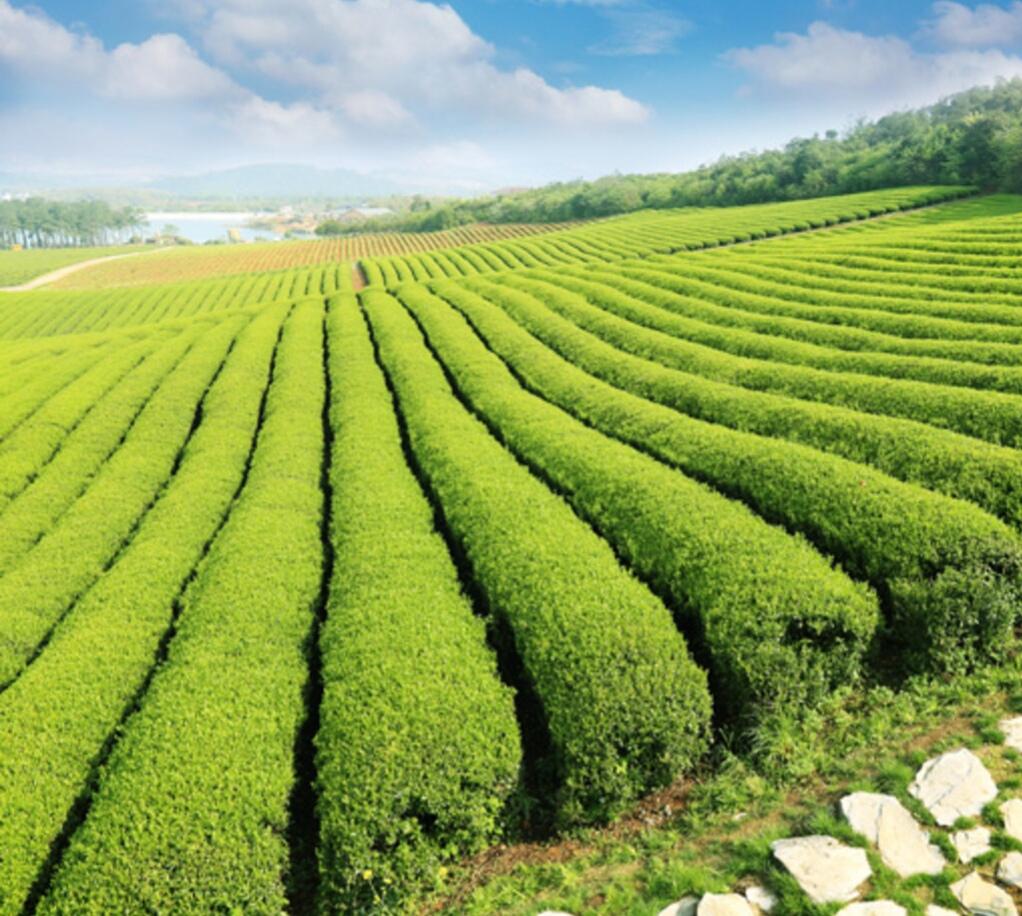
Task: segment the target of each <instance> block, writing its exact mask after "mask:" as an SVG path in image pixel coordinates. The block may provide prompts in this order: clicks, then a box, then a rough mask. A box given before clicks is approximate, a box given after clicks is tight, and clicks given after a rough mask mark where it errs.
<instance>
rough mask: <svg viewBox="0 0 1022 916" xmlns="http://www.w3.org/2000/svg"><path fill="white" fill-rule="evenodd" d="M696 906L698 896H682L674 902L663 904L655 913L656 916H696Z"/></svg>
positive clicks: (697, 904)
mask: <svg viewBox="0 0 1022 916" xmlns="http://www.w3.org/2000/svg"><path fill="white" fill-rule="evenodd" d="M698 906H699V898H698V897H682V898H681V900H678V901H677V902H676V903H672V904H671V905H670V906H665V907H664V908H663V909H662V910H661V911H660V912H659V913H657V916H696V908H697V907H698Z"/></svg>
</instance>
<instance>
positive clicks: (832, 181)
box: [374, 79, 1022, 231]
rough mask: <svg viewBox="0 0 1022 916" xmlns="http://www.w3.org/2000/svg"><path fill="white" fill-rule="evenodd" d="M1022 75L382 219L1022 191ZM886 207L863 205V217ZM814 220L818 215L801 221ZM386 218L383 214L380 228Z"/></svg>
mask: <svg viewBox="0 0 1022 916" xmlns="http://www.w3.org/2000/svg"><path fill="white" fill-rule="evenodd" d="M1020 111H1022V80H1019V79H1014V80H1008V81H1005V82H1003V83H1000V84H998V85H997V86H994V87H981V88H976V89H970V90H967V91H965V92H961V93H958V94H957V95H952V96H949V97H948V98H946V99H944V100H942V101H941V102H938V103H937V104H936V105H932V106H929V107H927V108H920V109H916V110H914V111H906V112H897V113H894V114H890V115H887V116H885V117H882V118H880V119H879V120H876V121H871V122H863V123H859V124H857V125H856V126H855V127H853V128H851V129H850V130H849V131H848V132H847V133H846V134H845V135H844V136H838V134H837V133H835V132H833V131H828V132H827V134H826V135H825V136H823V137H820V136H813V137H799V138H795V139H793V140H791V141H790V142H788V143H787V144H786V145H785V146H784V147H783V148H781V149H775V150H768V151H766V152H751V153H744V154H741V155H738V156H727V157H724V158H722V159H720V160H719V161H718V162H716V163H713V164H712V165H706V166H702V167H701V168H698V169H695V170H693V171H690V172H684V173H681V174H674V175H672V174H654V175H610V176H607V177H605V178H601V179H599V180H597V181H588V182H587V181H572V182H562V183H557V184H552V185H548V186H546V187H542V188H537V189H535V190H529V191H520V192H515V193H509V194H500V195H496V196H494V197H487V198H481V199H469V200H458V201H454V202H449V203H445V204H443V205H442V206H438V207H432V208H430V209H429V210H426V211H423V212H412V213H409V214H407V215H402V216H400V217H397V218H391V219H388V220H383V221H380V222H379V224H378V225H379V226H380V227H384V226H386V227H388V228H400V229H404V230H407V231H427V230H429V229H433V228H438V227H440V226H444V227H446V226H450V225H459V224H464V223H474V222H494V223H499V222H555V221H562V220H571V219H589V218H593V217H606V216H610V215H612V214H617V213H628V212H631V211H634V210H643V209H647V208H653V209H660V208H665V207H721V206H725V207H729V206H734V205H744V204H755V203H762V202H766V201H777V200H801V199H806V198H814V197H821V196H823V195H830V194H850V193H854V192H860V191H865V190H869V189H871V188H891V187H898V186H904V185H913V184H948V185H974V186H976V187H979V188H983V189H984V190H992V189H1000V190H1004V191H1022V184H1020V178H1019V176H1020V175H1022V169H1020V165H1022V156H1020V153H1019V149H1020V148H1022V145H1020V143H1019V135H1020V132H1022V120H1020V115H1019V112H1020ZM875 211H876V208H875V207H871V206H868V205H866V206H863V207H861V208H855V210H854V211H853V212H854V213H856V214H861V215H862V216H868V215H870V214H871V213H873V212H875ZM801 224H802V225H805V226H810V225H812V224H813V220H812V219H806V220H803V221H802V222H801ZM376 225H377V224H375V223H374V227H375V226H376Z"/></svg>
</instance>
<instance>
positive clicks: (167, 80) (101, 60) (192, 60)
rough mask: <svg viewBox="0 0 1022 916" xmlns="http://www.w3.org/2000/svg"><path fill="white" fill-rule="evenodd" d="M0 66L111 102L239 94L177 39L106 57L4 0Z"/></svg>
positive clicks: (0, 2)
mask: <svg viewBox="0 0 1022 916" xmlns="http://www.w3.org/2000/svg"><path fill="white" fill-rule="evenodd" d="M0 66H6V67H8V68H10V69H12V70H14V71H15V72H17V73H20V74H23V75H28V76H31V77H32V78H33V79H35V80H39V81H43V82H47V83H53V82H66V83H71V84H73V85H75V86H77V87H78V88H88V89H91V90H93V91H94V92H96V93H97V94H99V95H103V96H106V97H109V98H122V99H149V100H156V101H166V100H171V99H196V98H209V97H215V96H223V95H230V94H233V93H236V92H237V91H238V87H237V86H235V85H234V84H233V83H232V81H231V80H230V78H229V77H227V76H226V74H224V73H222V72H220V71H219V70H216V69H215V68H213V67H210V66H209V65H208V64H206V63H204V62H203V61H202V60H201V59H200V58H199V56H198V55H197V54H196V53H195V51H194V50H193V49H192V48H191V47H190V46H189V45H188V43H187V42H186V41H185V40H184V39H183V38H181V37H180V36H178V35H153V36H152V37H151V38H149V39H147V40H146V41H144V42H142V43H141V44H130V43H125V44H121V45H118V46H117V47H116V48H114V49H113V50H112V51H109V52H108V51H106V50H105V49H104V47H103V45H102V43H101V42H99V41H98V40H96V39H95V38H93V37H92V36H90V35H81V34H77V33H75V32H71V31H69V30H68V29H65V28H64V27H63V26H62V25H60V24H59V23H56V22H54V21H53V20H52V19H48V18H47V17H46V16H45V15H43V14H42V13H39V12H35V11H32V12H27V11H24V10H20V9H15V8H14V7H12V6H11V5H10V4H9V3H8V2H6V0H0Z"/></svg>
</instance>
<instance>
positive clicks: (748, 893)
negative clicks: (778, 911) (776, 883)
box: [745, 884, 777, 913]
mask: <svg viewBox="0 0 1022 916" xmlns="http://www.w3.org/2000/svg"><path fill="white" fill-rule="evenodd" d="M745 899H746V900H748V901H749V903H751V904H752V905H753V906H754V907H758V908H759V910H760V912H763V913H772V912H773V911H774V907H775V906H777V898H776V897H775V896H774V895H773V894H772V893H771V892H770V891H768V890H767V889H766V888H765V887H760V886H759V885H758V884H754V885H753V886H752V887H747V888H746V889H745Z"/></svg>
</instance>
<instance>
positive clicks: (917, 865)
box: [841, 792, 945, 878]
mask: <svg viewBox="0 0 1022 916" xmlns="http://www.w3.org/2000/svg"><path fill="white" fill-rule="evenodd" d="M841 813H842V814H844V816H845V819H846V820H847V821H848V823H849V824H850V825H851V827H852V830H854V831H855V832H856V833H858V834H860V835H861V836H864V837H865V838H866V839H867V840H869V841H870V842H871V843H872V844H873V845H874V846H876V847H877V849H879V850H880V858H882V859H883V860H884V863H885V864H886V865H887V866H888V867H889V868H892V869H894V871H896V872H897V873H898V874H899V875H900V876H901V877H902V878H908V877H911V876H912V875H939V874H940V873H941V872H942V871H943V870H944V865H945V861H944V856H943V854H942V853H941V851H940V849H938V848H937V847H936V846H934V845H933V844H932V843H931V842H930V835H929V834H928V833H927V832H926V831H925V830H923V829H922V827H920V826H919V824H917V823H916V820H915V818H914V817H912V815H911V814H909V812H908V809H907V808H906V807H905V806H904V805H903V804H902V803H901V802H900V801H898V799H896V798H895V797H894V796H893V795H877V794H875V793H873V792H855V793H853V794H852V795H846V796H845V797H844V798H842V799H841Z"/></svg>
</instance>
